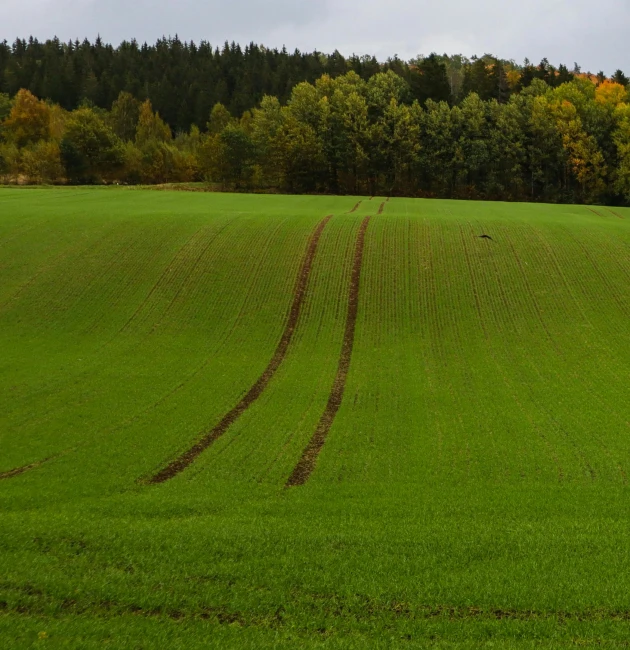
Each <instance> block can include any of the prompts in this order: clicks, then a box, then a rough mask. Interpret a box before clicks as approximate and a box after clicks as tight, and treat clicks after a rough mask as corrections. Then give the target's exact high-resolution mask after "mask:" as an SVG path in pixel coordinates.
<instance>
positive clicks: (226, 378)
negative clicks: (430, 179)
mask: <svg viewBox="0 0 630 650" xmlns="http://www.w3.org/2000/svg"><path fill="white" fill-rule="evenodd" d="M482 235H486V236H483V237H482ZM0 278H1V279H2V282H0V349H2V351H3V354H2V359H1V360H0V448H1V449H2V453H1V454H0V508H1V510H0V549H2V550H1V552H0V576H1V577H0V635H2V638H6V639H10V643H9V645H8V646H6V647H16V648H18V647H19V648H21V647H31V644H36V645H37V644H39V643H42V644H43V643H46V644H47V645H49V646H50V647H82V648H83V647H88V648H89V647H102V644H103V643H104V642H106V641H107V643H108V644H109V645H108V647H114V648H118V647H120V648H123V647H141V648H143V647H146V648H155V647H165V648H166V647H169V648H170V647H186V648H192V647H207V646H208V644H211V645H212V644H214V645H216V646H217V647H219V646H220V647H231V646H233V647H267V646H269V647H295V646H296V645H301V646H304V647H381V646H382V647H397V646H399V645H400V646H403V647H425V646H436V647H480V646H483V645H484V644H486V643H487V644H490V643H492V642H495V643H496V642H500V643H502V644H503V645H504V646H508V647H531V646H533V645H535V644H537V643H538V644H539V645H546V644H547V645H555V646H557V645H563V644H564V645H567V647H570V646H574V645H575V644H576V643H579V644H586V645H588V644H593V645H596V644H599V645H600V646H601V645H607V644H608V645H609V646H610V647H617V645H616V644H617V642H621V641H622V640H623V639H625V638H627V636H628V634H629V633H630V629H629V626H628V621H630V597H629V596H628V593H629V592H628V578H629V577H630V570H629V569H628V567H629V566H630V565H629V564H628V558H627V550H626V549H627V548H628V541H629V535H628V533H629V532H630V531H629V526H628V512H627V511H628V507H627V505H626V504H627V503H628V499H627V497H628V485H627V483H628V473H629V472H630V445H628V439H629V438H630V399H628V386H629V385H630V347H629V346H628V340H629V334H630V318H629V316H630V210H622V209H619V210H614V211H613V210H608V209H604V208H599V207H592V208H587V207H583V206H548V205H522V204H505V203H472V202H456V201H428V200H412V199H391V200H387V199H385V198H378V197H375V198H373V199H368V198H360V197H343V198H334V197H281V196H251V195H223V194H221V195H219V194H216V195H215V194H197V193H194V194H193V193H190V194H189V193H184V192H155V191H139V190H127V189H63V190H32V191H28V190H19V189H3V190H0ZM42 635H43V636H42ZM178 644H179V645H178Z"/></svg>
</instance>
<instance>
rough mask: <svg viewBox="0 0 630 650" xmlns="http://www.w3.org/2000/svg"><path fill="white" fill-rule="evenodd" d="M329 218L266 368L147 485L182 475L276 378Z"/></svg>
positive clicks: (316, 234)
mask: <svg viewBox="0 0 630 650" xmlns="http://www.w3.org/2000/svg"><path fill="white" fill-rule="evenodd" d="M331 218H332V215H328V216H327V217H325V218H324V219H322V220H321V221H320V222H319V223H318V224H317V226H316V227H315V230H314V231H313V233H312V234H311V237H310V240H309V244H308V248H307V249H306V253H305V255H304V258H303V261H302V266H301V268H300V272H299V274H298V278H297V282H296V285H295V290H294V294H293V304H292V305H291V309H290V311H289V316H288V318H287V322H286V325H285V328H284V332H283V333H282V337H281V339H280V342H279V343H278V346H277V347H276V351H275V352H274V354H273V357H272V358H271V361H270V362H269V365H268V366H267V367H266V368H265V370H264V372H263V373H262V375H261V376H260V377H259V378H258V380H257V381H256V383H255V384H254V385H253V386H252V387H251V388H250V389H249V391H248V392H247V394H246V395H245V396H244V397H243V398H242V399H241V401H240V402H239V403H238V404H237V405H236V406H235V407H234V408H233V409H231V410H230V411H228V412H227V413H226V414H225V415H224V416H223V418H222V419H221V420H220V421H219V423H218V424H217V425H216V426H215V427H214V428H213V429H212V430H211V431H209V432H208V433H206V434H205V435H203V436H202V437H201V439H200V440H198V441H197V442H196V443H195V444H194V445H193V446H192V447H191V448H190V449H188V450H187V451H185V452H184V453H183V454H181V455H180V456H179V457H178V458H176V459H175V460H173V461H172V462H171V463H169V464H168V465H167V466H166V467H164V469H162V470H160V471H159V472H158V473H157V474H155V475H154V476H153V477H151V478H150V479H149V481H148V482H149V483H151V484H157V483H164V482H166V481H168V480H169V479H171V478H173V477H174V476H176V475H177V474H179V473H180V472H183V471H184V470H185V469H186V468H187V467H189V466H190V465H191V464H192V463H193V462H194V461H195V459H196V458H197V457H198V456H199V455H200V454H201V453H202V452H204V451H205V450H206V449H208V447H210V445H212V443H213V442H215V441H216V440H218V439H219V438H220V437H221V436H222V435H223V434H224V433H225V432H226V431H227V430H228V429H229V428H230V426H232V424H234V422H236V420H238V418H239V417H240V416H241V415H242V414H243V413H244V412H245V411H246V410H247V409H248V408H249V407H250V406H251V405H252V404H253V403H254V402H255V401H256V400H257V399H258V398H259V397H260V396H261V395H262V393H263V391H264V390H265V388H266V387H267V385H268V384H269V382H270V381H271V379H272V378H273V376H274V375H275V373H276V371H277V370H278V368H279V367H280V365H281V364H282V362H283V361H284V358H285V356H286V354H287V350H288V348H289V345H290V343H291V340H292V338H293V333H294V331H295V328H296V326H297V323H298V320H299V317H300V311H301V309H302V305H303V303H304V298H305V296H306V288H307V286H308V281H309V278H310V275H311V269H312V267H313V261H314V259H315V254H316V252H317V246H318V244H319V240H320V238H321V235H322V232H323V230H324V228H325V227H326V224H327V223H328V222H329V221H330V219H331Z"/></svg>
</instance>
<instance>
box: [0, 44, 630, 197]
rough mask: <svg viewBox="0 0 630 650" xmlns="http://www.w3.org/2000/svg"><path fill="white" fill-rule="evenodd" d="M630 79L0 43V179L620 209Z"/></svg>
mask: <svg viewBox="0 0 630 650" xmlns="http://www.w3.org/2000/svg"><path fill="white" fill-rule="evenodd" d="M629 104H630V96H629V94H628V78H627V77H626V76H625V74H624V73H623V72H622V71H621V70H618V71H617V72H615V73H614V75H613V76H612V77H610V78H609V77H607V75H606V74H604V73H603V72H600V73H599V74H597V75H591V74H589V73H583V72H582V71H581V70H580V68H579V66H577V65H574V66H573V67H572V68H571V69H570V70H569V68H568V67H566V66H563V65H561V66H559V67H558V68H555V67H554V66H552V65H551V64H549V62H548V61H547V60H543V61H541V62H540V63H539V64H538V65H533V64H531V63H530V62H528V61H525V62H524V64H522V65H517V64H516V63H514V62H513V61H505V60H501V59H497V58H495V57H492V56H490V55H484V56H483V57H479V58H478V57H473V58H471V59H468V58H466V57H463V56H460V55H457V56H446V55H442V56H440V55H437V54H431V55H429V56H426V57H424V56H420V57H417V58H416V59H413V60H411V61H402V60H400V59H398V58H393V59H389V60H388V61H386V62H384V63H382V62H379V61H377V60H376V59H375V58H374V57H369V56H363V57H357V56H353V57H349V58H345V57H343V56H342V55H341V54H339V52H335V53H333V54H332V55H325V54H322V53H320V52H312V53H306V54H304V53H301V52H298V51H296V52H293V53H289V52H287V51H286V50H284V49H283V50H270V49H266V48H264V47H261V46H257V45H254V44H251V45H249V46H247V47H246V48H245V49H242V48H241V47H239V46H238V45H236V44H231V45H229V44H225V46H224V47H223V48H212V47H211V46H210V45H209V44H207V43H201V44H199V45H195V44H194V43H184V42H181V41H179V40H178V39H177V38H175V39H168V40H160V41H158V42H157V43H156V44H155V45H153V46H149V45H146V44H145V45H142V46H140V45H138V44H137V43H135V42H131V43H123V44H121V45H120V46H119V47H117V48H114V47H112V46H111V45H107V44H104V43H102V42H101V41H100V39H97V41H96V42H95V43H93V44H92V43H89V42H88V41H84V42H83V43H80V42H74V43H67V44H64V43H61V42H59V41H58V40H50V41H46V42H45V43H41V42H38V41H36V40H34V39H30V40H28V41H19V40H18V41H16V42H15V43H14V44H13V45H12V46H10V45H8V44H7V43H6V42H5V43H3V44H0V178H1V179H2V180H4V182H22V183H62V182H67V183H102V182H118V183H130V184H131V183H166V182H190V181H210V182H212V183H215V184H218V185H220V186H222V187H224V188H226V189H238V190H260V191H286V192H332V193H355V194H359V193H360V194H398V195H409V196H436V197H457V198H486V199H503V200H531V201H549V202H583V203H609V204H619V205H622V204H624V205H625V204H629V203H630V105H629Z"/></svg>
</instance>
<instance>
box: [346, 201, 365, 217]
mask: <svg viewBox="0 0 630 650" xmlns="http://www.w3.org/2000/svg"><path fill="white" fill-rule="evenodd" d="M361 203H363V201H359V202H358V203H357V204H356V205H355V206H354V208H352V210H348V212H346V214H352V213H353V212H356V211H357V210H358V209H359V207H360V206H361Z"/></svg>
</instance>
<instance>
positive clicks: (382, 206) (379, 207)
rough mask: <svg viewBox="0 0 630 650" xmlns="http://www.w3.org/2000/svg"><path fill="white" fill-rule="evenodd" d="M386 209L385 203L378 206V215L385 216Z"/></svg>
mask: <svg viewBox="0 0 630 650" xmlns="http://www.w3.org/2000/svg"><path fill="white" fill-rule="evenodd" d="M384 209H385V202H383V203H381V204H380V205H379V206H378V212H377V213H376V214H383V210H384Z"/></svg>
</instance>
